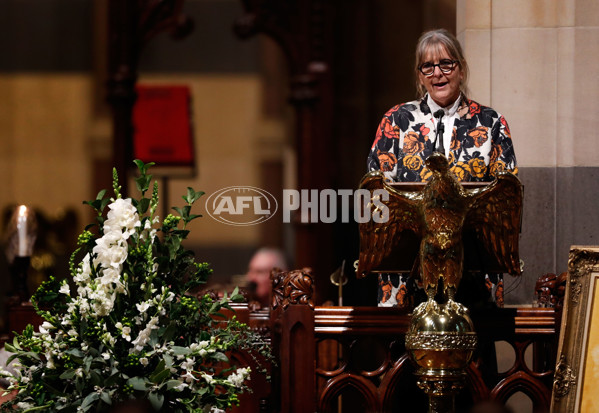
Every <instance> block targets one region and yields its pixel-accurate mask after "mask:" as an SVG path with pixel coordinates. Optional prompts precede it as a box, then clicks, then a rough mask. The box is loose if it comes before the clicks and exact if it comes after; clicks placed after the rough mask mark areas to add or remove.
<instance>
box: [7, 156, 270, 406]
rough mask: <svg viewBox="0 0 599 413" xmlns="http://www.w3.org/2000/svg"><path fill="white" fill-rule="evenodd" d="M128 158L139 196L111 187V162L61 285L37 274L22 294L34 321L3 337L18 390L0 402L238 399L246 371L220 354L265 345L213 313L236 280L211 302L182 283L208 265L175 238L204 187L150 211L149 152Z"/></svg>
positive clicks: (202, 275)
mask: <svg viewBox="0 0 599 413" xmlns="http://www.w3.org/2000/svg"><path fill="white" fill-rule="evenodd" d="M135 163H136V165H137V167H138V169H139V173H140V175H139V177H138V178H137V179H136V184H137V186H138V189H139V191H140V193H141V197H140V199H137V200H134V199H122V198H121V194H120V185H119V183H118V179H117V176H116V171H115V172H114V183H113V189H114V193H115V198H114V199H109V198H107V197H106V191H100V193H99V194H98V196H97V197H96V199H95V200H92V201H88V202H86V204H88V205H90V206H91V207H92V208H93V209H94V210H95V211H96V212H97V217H96V222H97V224H96V225H97V230H98V231H97V232H98V233H97V234H94V233H93V232H92V231H90V229H92V227H93V226H92V225H90V226H88V227H86V230H85V231H84V232H83V233H82V234H81V235H80V236H79V238H78V246H79V248H78V249H77V250H76V251H75V252H74V253H73V255H72V256H71V260H70V262H69V265H70V269H71V276H72V280H71V282H70V284H67V283H66V282H62V283H60V282H58V281H56V280H55V279H54V278H50V280H48V281H47V282H45V283H43V284H42V285H41V286H40V288H39V289H38V290H37V291H36V293H35V294H34V296H33V297H32V302H33V303H34V305H36V308H37V309H38V313H39V314H40V315H41V316H42V317H43V318H44V320H45V322H44V323H43V324H42V326H41V327H40V330H39V332H36V331H34V329H33V328H32V327H31V326H28V327H27V328H26V329H25V330H24V331H23V332H22V333H21V334H17V335H16V337H15V339H14V341H13V343H12V344H7V345H6V348H7V350H8V351H10V352H12V353H13V356H12V357H13V358H16V359H18V360H19V362H20V363H21V365H22V367H21V369H20V372H19V374H17V375H16V377H12V378H11V380H12V387H11V388H12V389H18V390H19V392H18V395H17V397H16V398H15V399H14V400H12V401H10V402H7V403H5V404H3V405H2V409H3V410H4V409H7V410H10V411H15V412H17V411H35V410H40V411H58V412H75V411H83V412H101V411H107V410H109V409H110V408H111V407H112V406H113V405H114V404H115V403H118V402H122V401H126V400H129V399H135V398H143V399H147V400H148V401H149V402H150V403H151V405H152V406H153V407H154V408H155V409H156V410H159V409H163V410H165V411H169V412H209V411H218V409H227V408H229V407H231V406H233V405H235V404H236V403H237V402H238V400H239V399H238V394H239V393H240V392H242V391H244V390H247V384H246V382H247V380H248V379H249V376H248V375H249V370H248V369H245V368H237V366H235V365H233V364H232V363H231V361H230V360H229V358H228V357H227V354H228V353H229V352H231V351H237V350H243V351H248V352H249V353H250V354H253V353H254V352H259V353H260V354H263V355H266V356H268V354H269V353H268V348H267V346H266V345H265V343H264V342H263V341H262V340H261V338H260V336H257V335H256V334H254V333H252V332H251V330H250V329H249V328H248V327H247V326H246V325H244V324H242V323H239V322H238V321H237V320H236V319H235V318H234V317H233V318H232V319H227V318H225V317H223V315H222V314H221V313H222V310H223V309H229V310H230V309H231V307H230V303H231V302H232V301H237V300H240V299H241V298H242V297H241V295H240V294H239V293H238V291H237V290H235V291H234V292H233V294H232V295H231V296H230V297H226V296H225V297H224V298H222V299H219V300H216V301H215V300H213V299H212V298H210V296H208V295H206V296H200V297H196V296H195V295H193V293H192V292H193V291H194V289H196V288H197V287H198V286H201V285H202V284H204V283H205V282H206V280H207V278H208V276H209V275H210V274H211V272H212V270H211V269H210V266H209V265H208V264H207V263H205V262H196V261H195V258H194V255H193V253H192V252H191V251H188V250H187V249H185V247H184V245H183V241H184V240H185V239H186V237H187V236H188V234H189V231H188V230H187V229H186V226H187V224H188V223H189V222H190V221H192V220H193V219H195V218H197V217H199V215H194V214H192V213H191V208H192V206H193V204H194V203H195V202H196V201H197V200H198V199H199V198H200V197H201V196H202V195H203V192H199V191H194V190H193V189H191V188H188V190H187V194H186V195H185V196H183V199H184V201H185V203H186V205H184V206H182V207H178V208H174V209H175V211H177V212H178V214H179V216H175V215H168V216H167V217H166V218H165V219H164V220H163V221H162V222H160V221H159V220H158V218H157V217H155V216H154V214H155V212H156V210H157V206H158V187H157V185H156V183H154V185H153V186H152V195H151V197H150V198H146V197H145V196H144V194H145V193H146V192H147V191H148V189H149V188H150V185H151V183H152V182H151V181H152V176H151V175H148V173H147V172H148V168H149V167H150V166H151V165H152V163H149V164H144V163H143V162H141V161H136V162H135ZM107 207H108V212H107V213H106V209H107ZM181 221H183V228H180V227H179V224H180V222H181ZM73 286H74V287H75V288H73ZM44 309H46V310H44ZM47 309H50V310H47Z"/></svg>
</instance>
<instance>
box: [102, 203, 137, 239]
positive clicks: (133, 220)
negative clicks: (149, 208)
mask: <svg viewBox="0 0 599 413" xmlns="http://www.w3.org/2000/svg"><path fill="white" fill-rule="evenodd" d="M108 208H109V209H110V211H108V214H107V216H106V221H105V222H104V231H106V229H109V230H119V231H122V232H123V236H124V238H125V239H127V238H129V236H131V235H132V234H133V233H134V232H135V228H137V227H139V226H140V225H141V223H140V222H139V216H138V215H137V209H136V208H135V207H134V206H133V204H132V203H131V199H130V198H127V199H122V198H119V199H117V200H115V201H114V202H113V203H111V204H110V205H108Z"/></svg>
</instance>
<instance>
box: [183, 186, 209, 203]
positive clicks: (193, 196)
mask: <svg viewBox="0 0 599 413" xmlns="http://www.w3.org/2000/svg"><path fill="white" fill-rule="evenodd" d="M204 194H205V192H203V191H197V192H196V191H194V190H193V188H190V187H187V195H183V200H184V201H185V202H187V203H188V204H189V205H191V204H193V203H194V202H195V201H197V200H198V199H200V197H201V196H202V195H204Z"/></svg>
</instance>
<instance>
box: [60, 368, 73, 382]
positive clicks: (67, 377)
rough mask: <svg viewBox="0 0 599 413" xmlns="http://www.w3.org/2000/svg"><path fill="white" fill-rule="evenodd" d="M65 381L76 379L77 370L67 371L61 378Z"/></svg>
mask: <svg viewBox="0 0 599 413" xmlns="http://www.w3.org/2000/svg"><path fill="white" fill-rule="evenodd" d="M59 377H60V378H61V379H63V380H70V379H72V378H73V377H75V370H72V369H71V370H67V371H65V372H64V373H62V374H61V375H60V376H59Z"/></svg>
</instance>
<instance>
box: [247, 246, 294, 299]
mask: <svg viewBox="0 0 599 413" xmlns="http://www.w3.org/2000/svg"><path fill="white" fill-rule="evenodd" d="M273 268H279V269H280V270H283V271H287V270H288V268H287V260H286V259H285V254H284V253H283V251H281V250H280V249H278V248H268V247H265V248H260V249H259V250H258V251H257V252H256V253H255V254H254V255H253V256H252V259H251V260H250V263H249V265H248V272H247V274H246V276H245V278H246V281H247V283H248V291H249V294H250V298H249V302H250V308H252V309H259V308H268V307H270V293H271V282H270V272H271V271H272V269H273Z"/></svg>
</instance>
